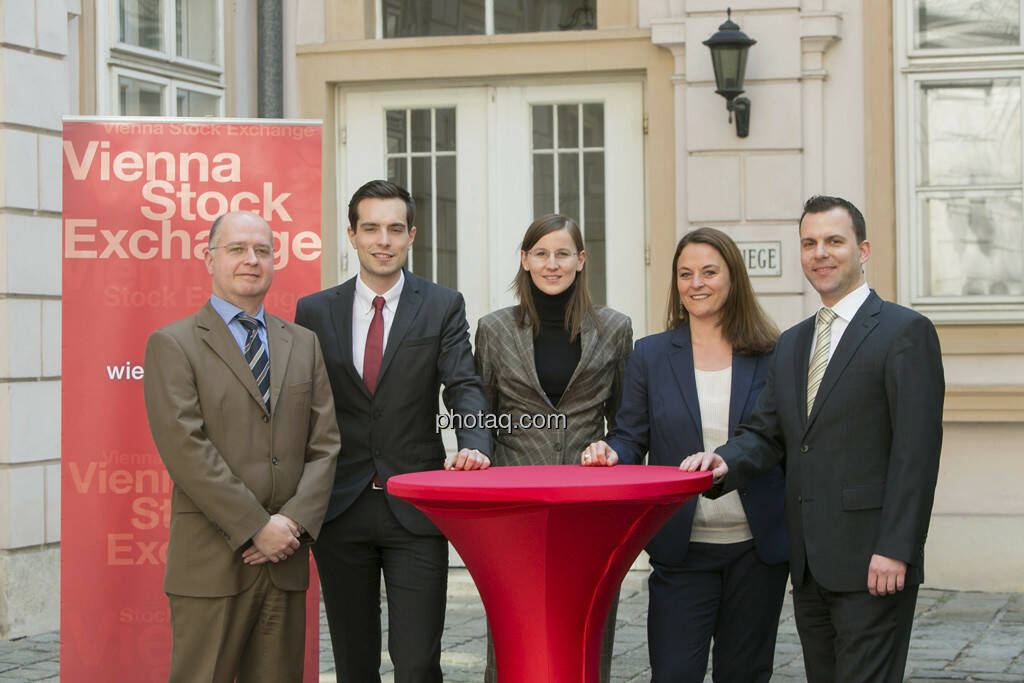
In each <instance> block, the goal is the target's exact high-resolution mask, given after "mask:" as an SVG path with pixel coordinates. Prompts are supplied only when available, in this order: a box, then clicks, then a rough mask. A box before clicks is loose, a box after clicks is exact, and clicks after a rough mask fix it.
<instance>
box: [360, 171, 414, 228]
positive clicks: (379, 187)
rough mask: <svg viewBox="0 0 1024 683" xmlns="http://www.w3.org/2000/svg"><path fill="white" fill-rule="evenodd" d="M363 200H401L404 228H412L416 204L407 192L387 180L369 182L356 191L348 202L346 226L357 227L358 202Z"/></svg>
mask: <svg viewBox="0 0 1024 683" xmlns="http://www.w3.org/2000/svg"><path fill="white" fill-rule="evenodd" d="M364 199H401V200H402V201H403V202H405V228H406V230H408V229H409V228H411V227H412V221H413V218H415V216H416V202H415V201H413V198H412V196H411V195H410V194H409V191H408V190H406V189H405V188H404V187H402V186H401V185H396V184H395V183H392V182H390V181H388V180H371V181H370V182H368V183H366V184H365V185H363V186H362V187H360V188H359V189H358V190H356V193H355V194H354V195H352V199H350V200H349V202H348V225H349V227H350V228H352V229H353V230H355V229H356V228H358V227H359V202H361V201H363V200H364Z"/></svg>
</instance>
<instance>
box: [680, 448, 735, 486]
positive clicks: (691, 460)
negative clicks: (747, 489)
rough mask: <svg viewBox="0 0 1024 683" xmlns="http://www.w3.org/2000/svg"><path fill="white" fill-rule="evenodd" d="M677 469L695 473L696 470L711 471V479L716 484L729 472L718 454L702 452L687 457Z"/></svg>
mask: <svg viewBox="0 0 1024 683" xmlns="http://www.w3.org/2000/svg"><path fill="white" fill-rule="evenodd" d="M679 469H681V470H682V471H683V472H696V471H698V470H711V476H712V479H713V480H714V481H715V482H717V481H718V480H719V479H721V478H722V477H724V476H725V475H726V473H728V472H729V466H728V465H726V464H725V460H723V459H722V456H720V455H719V454H718V453H710V452H708V451H702V452H700V453H694V454H693V455H690V456H687V457H686V458H685V459H684V460H683V461H682V462H681V463H679Z"/></svg>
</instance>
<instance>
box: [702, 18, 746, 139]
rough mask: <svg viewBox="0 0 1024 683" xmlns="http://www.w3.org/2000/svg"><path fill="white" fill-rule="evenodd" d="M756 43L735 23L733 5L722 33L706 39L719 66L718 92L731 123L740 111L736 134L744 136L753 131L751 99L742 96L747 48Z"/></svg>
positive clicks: (717, 74)
mask: <svg viewBox="0 0 1024 683" xmlns="http://www.w3.org/2000/svg"><path fill="white" fill-rule="evenodd" d="M756 42H757V41H756V40H754V39H753V38H751V37H750V36H748V35H747V34H746V33H743V32H742V31H740V27H739V25H737V24H736V23H734V22H733V20H732V8H729V10H728V15H727V17H726V20H725V23H724V24H722V25H721V26H719V27H718V33H716V34H715V35H713V36H711V37H710V38H708V39H707V40H705V41H704V44H705V45H707V46H708V48H710V49H711V64H712V66H714V67H715V85H716V86H718V87H717V89H716V90H715V92H716V93H718V94H719V95H721V96H722V97H724V98H725V102H726V104H725V108H726V109H728V110H729V123H732V114H733V112H736V135H738V136H739V137H741V138H745V137H747V134H748V133H749V132H750V100H749V99H747V98H746V97H738V95H741V94H743V75H744V72H745V71H746V70H747V50H749V49H750V46H751V45H753V44H754V43H756Z"/></svg>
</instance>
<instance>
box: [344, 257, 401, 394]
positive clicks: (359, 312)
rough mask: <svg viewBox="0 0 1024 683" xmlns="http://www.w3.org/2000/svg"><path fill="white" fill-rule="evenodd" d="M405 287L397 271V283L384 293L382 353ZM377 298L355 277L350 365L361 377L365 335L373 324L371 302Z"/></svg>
mask: <svg viewBox="0 0 1024 683" xmlns="http://www.w3.org/2000/svg"><path fill="white" fill-rule="evenodd" d="M404 286H405V273H403V272H402V271H398V282H396V283H395V286H394V287H392V288H391V289H389V290H388V291H386V292H384V294H382V295H381V296H383V297H384V310H383V311H382V314H383V315H384V345H383V347H381V351H382V352H383V351H384V350H385V349H387V348H388V335H389V334H391V323H392V322H394V320H395V311H397V310H398V298H399V297H400V296H402V287H404ZM376 296H377V293H376V292H374V291H373V290H372V289H370V288H369V286H368V285H367V284H366V283H365V282H363V278H362V277H361V276H359V275H357V276H356V295H355V298H354V299H353V300H352V365H354V366H355V368H356V372H358V373H359V376H360V377H362V376H363V355H364V354H365V353H366V335H367V334H369V332H370V323H371V322H373V300H374V298H375V297H376Z"/></svg>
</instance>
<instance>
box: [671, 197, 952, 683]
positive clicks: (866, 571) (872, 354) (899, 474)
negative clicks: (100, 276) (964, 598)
mask: <svg viewBox="0 0 1024 683" xmlns="http://www.w3.org/2000/svg"><path fill="white" fill-rule="evenodd" d="M870 253H871V245H870V244H869V243H868V241H867V237H866V228H865V224H864V216H863V215H861V212H860V211H859V210H858V209H857V207H855V206H854V205H853V204H851V203H850V202H848V201H847V200H845V199H842V198H840V197H811V198H810V199H809V200H807V202H806V203H805V204H804V213H803V216H802V217H801V219H800V261H801V264H802V266H803V270H804V275H805V277H806V278H807V280H808V282H810V283H811V285H812V286H813V287H814V289H815V290H816V291H817V292H818V294H819V295H820V296H821V303H822V307H821V308H820V309H819V311H818V313H817V314H816V315H815V316H812V317H810V318H808V319H807V320H804V321H803V322H802V323H800V324H798V325H796V326H795V327H792V328H790V329H789V330H786V331H785V332H784V333H783V334H782V336H781V337H780V338H779V342H778V344H777V346H776V347H775V356H774V359H773V361H772V367H771V368H770V370H769V372H768V377H767V379H766V382H765V388H764V391H763V392H762V393H761V396H760V399H759V400H758V403H757V406H756V407H755V409H754V412H753V414H752V415H751V417H750V420H749V421H748V422H747V423H746V424H743V425H741V426H740V427H739V429H737V430H736V433H735V435H734V436H733V437H732V438H731V439H729V442H728V443H726V444H725V445H724V446H721V447H719V448H718V449H716V453H697V454H694V455H692V456H690V457H688V458H686V460H684V461H683V463H682V465H680V467H681V468H682V469H685V470H691V471H692V470H695V469H713V471H714V475H715V481H716V489H714V490H713V491H712V495H714V494H716V493H721V492H725V491H729V490H732V489H735V488H737V487H739V486H742V485H743V484H744V482H746V481H747V480H748V479H750V478H751V477H752V476H754V475H756V474H757V473H758V472H764V471H766V470H768V469H771V468H772V467H775V466H776V465H779V464H781V465H782V466H783V467H784V468H785V470H786V523H787V524H786V526H787V530H788V532H789V567H790V572H791V573H792V579H793V610H794V615H795V616H796V625H797V631H798V632H799V633H800V643H801V645H802V646H803V652H804V667H805V669H806V671H807V679H808V681H810V682H811V683H835V682H838V683H876V682H882V681H885V682H887V683H895V682H898V681H902V680H903V674H904V668H905V665H906V661H907V649H908V647H909V644H910V631H911V627H912V625H913V618H914V605H915V603H916V601H917V591H918V587H919V586H920V585H921V583H922V581H924V542H925V538H926V537H927V535H928V523H929V521H930V518H931V509H932V499H933V496H934V492H935V483H936V480H937V478H938V470H939V452H940V450H941V448H942V403H943V396H944V394H945V382H944V380H943V370H942V353H941V351H940V350H939V339H938V335H937V334H936V332H935V327H934V326H933V325H932V323H931V321H929V320H928V319H927V318H925V317H924V316H922V315H921V314H919V313H916V312H914V311H912V310H910V309H907V308H904V307H902V306H899V305H897V304H894V303H891V302H888V301H883V300H882V299H881V298H879V296H878V295H877V294H875V292H874V291H871V290H869V289H868V286H867V282H865V277H864V270H863V266H864V263H865V262H867V260H868V256H869V255H870Z"/></svg>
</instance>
